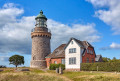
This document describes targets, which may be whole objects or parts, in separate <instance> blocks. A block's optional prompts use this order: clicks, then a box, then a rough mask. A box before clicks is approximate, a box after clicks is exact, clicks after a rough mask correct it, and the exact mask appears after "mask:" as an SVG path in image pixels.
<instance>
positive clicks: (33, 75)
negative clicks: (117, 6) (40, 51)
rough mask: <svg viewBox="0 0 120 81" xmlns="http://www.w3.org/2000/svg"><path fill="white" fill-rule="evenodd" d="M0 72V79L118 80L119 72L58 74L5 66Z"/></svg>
mask: <svg viewBox="0 0 120 81" xmlns="http://www.w3.org/2000/svg"><path fill="white" fill-rule="evenodd" d="M3 70H4V71H2V72H0V81H120V74H119V73H117V74H116V73H115V72H70V71H64V74H62V75H59V74H57V73H55V71H51V70H39V69H30V71H22V72H21V71H15V70H14V68H6V69H3Z"/></svg>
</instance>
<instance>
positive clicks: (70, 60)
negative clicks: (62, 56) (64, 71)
mask: <svg viewBox="0 0 120 81" xmlns="http://www.w3.org/2000/svg"><path fill="white" fill-rule="evenodd" d="M75 64H76V57H70V58H69V65H75Z"/></svg>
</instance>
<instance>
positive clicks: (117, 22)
mask: <svg viewBox="0 0 120 81" xmlns="http://www.w3.org/2000/svg"><path fill="white" fill-rule="evenodd" d="M87 1H88V2H91V3H92V4H93V5H94V6H95V7H97V8H98V10H96V12H95V16H96V17H98V18H99V19H100V20H102V21H103V22H105V23H106V24H108V25H110V26H111V27H112V30H113V31H114V34H120V0H99V1H98V0H87Z"/></svg>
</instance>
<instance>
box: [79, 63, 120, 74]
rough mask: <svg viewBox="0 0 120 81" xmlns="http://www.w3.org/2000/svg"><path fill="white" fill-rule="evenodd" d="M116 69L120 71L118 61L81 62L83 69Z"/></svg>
mask: <svg viewBox="0 0 120 81" xmlns="http://www.w3.org/2000/svg"><path fill="white" fill-rule="evenodd" d="M97 67H98V70H99V71H118V72H120V62H101V63H82V64H81V70H83V71H97Z"/></svg>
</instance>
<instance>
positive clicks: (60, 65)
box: [49, 64, 65, 70]
mask: <svg viewBox="0 0 120 81" xmlns="http://www.w3.org/2000/svg"><path fill="white" fill-rule="evenodd" d="M59 67H61V68H62V69H63V70H64V69H65V65H64V64H50V67H49V69H50V70H56V68H59Z"/></svg>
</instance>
